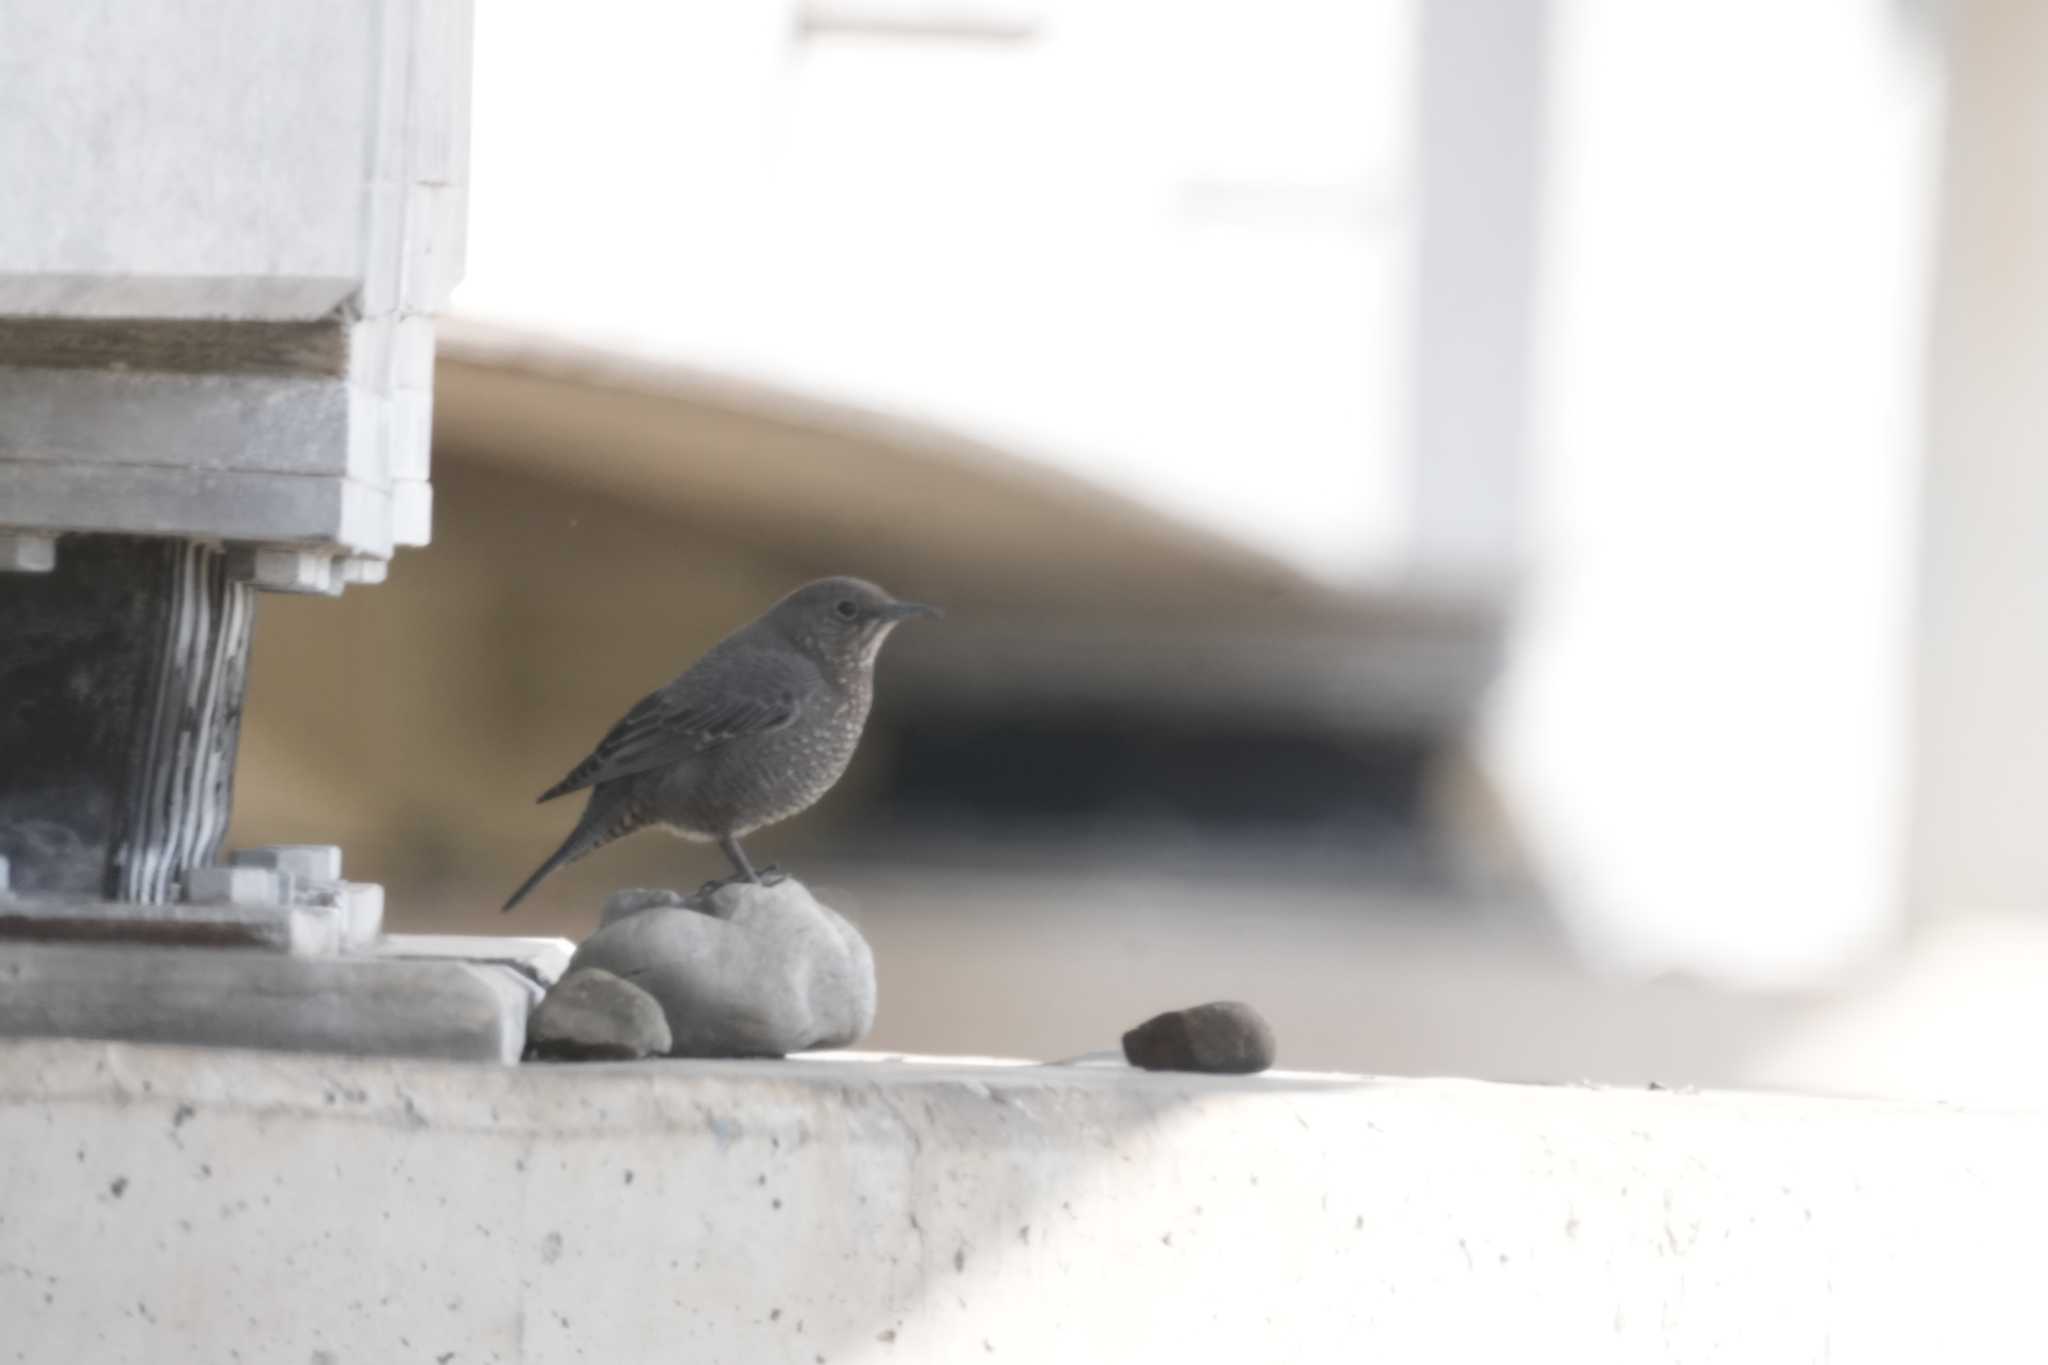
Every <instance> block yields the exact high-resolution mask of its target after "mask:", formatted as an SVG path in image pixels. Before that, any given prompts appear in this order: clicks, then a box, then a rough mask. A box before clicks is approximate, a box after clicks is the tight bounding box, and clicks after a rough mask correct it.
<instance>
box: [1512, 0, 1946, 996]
mask: <svg viewBox="0 0 2048 1365" xmlns="http://www.w3.org/2000/svg"><path fill="white" fill-rule="evenodd" d="M1552 14H1553V30H1554V42H1553V47H1552V65H1551V68H1550V80H1549V89H1550V91H1551V99H1550V100H1549V104H1548V119H1547V130H1546V134H1545V143H1546V146H1547V152H1546V155H1545V158H1544V168H1545V169H1544V187H1543V197H1544V213H1543V216H1542V224H1541V232H1540V236H1541V240H1542V243H1543V245H1542V248H1541V256H1540V259H1541V262H1542V266H1541V271H1540V284H1539V303H1538V306H1537V310H1536V315H1537V323H1536V327H1535V342H1534V348H1533V350H1534V364H1535V367H1536V380H1535V392H1536V396H1537V397H1536V414H1535V417H1534V422H1533V432H1534V436H1533V441H1532V450H1533V456H1532V463H1531V483H1530V493H1529V497H1528V500H1527V502H1528V508H1529V526H1530V547H1531V548H1530V563H1531V568H1532V574H1531V582H1530V590H1529V592H1528V593H1527V595H1526V596H1525V598H1524V604H1525V610H1524V612H1523V614H1522V617H1521V620H1520V623H1519V625H1520V630H1519V637H1520V638H1519V643H1518V647H1517V649H1516V651H1515V655H1514V663H1513V667H1512V671H1511V673H1510V676H1509V677H1508V679H1507V683H1506V686H1505V688H1504V689H1503V693H1502V696H1501V698H1500V705H1499V707H1498V710H1497V711H1496V713H1495V715H1494V716H1493V718H1492V720H1493V725H1492V729H1491V734H1490V740H1489V753H1490V761H1491V763H1492V765H1493V767H1494V769H1495V771H1496V772H1497V774H1498V775H1499V777H1500V780H1501V782H1502V785H1503V786H1504V788H1505V789H1506V791H1507V793H1508V794H1509V797H1510V799H1511V800H1512V801H1513V803H1514V805H1515V806H1516V807H1517V809H1518V810H1519V811H1520V812H1521V813H1522V814H1523V816H1524V818H1525V819H1526V820H1527V822H1528V834H1529V836H1530V840H1531V843H1532V845H1533V847H1534V849H1535V850H1536V853H1537V856H1538V857H1539V859H1540V860H1541V863H1542V866H1543V870H1544V872H1545V873H1546V874H1547V880H1548V881H1549V883H1550V885H1551V886H1552V888H1553V890H1554V891H1555V893H1556V898H1557V900H1558V902H1559V904H1560V907H1561V908H1562V909H1563V911H1564V912H1565V913H1566V914H1567V915H1568V916H1569V917H1570V919H1571V921H1572V923H1573V924H1574V925H1575V926H1576V927H1577V929H1578V930H1579V932H1580V935H1581V938H1582V941H1583V942H1584V943H1585V944H1586V945H1587V947H1588V948H1590V949H1592V950H1593V951H1594V952H1595V953H1596V954H1597V955H1600V956H1603V957H1606V958H1608V959H1609V960H1612V961H1616V962H1619V963H1621V964H1625V965H1628V966H1631V967H1634V968H1637V969H1642V970H1679V971H1685V972H1689V973H1694V974H1700V975H1707V976H1712V977H1717V978H1720V979H1722V980H1726V981H1731V982H1744V983H1750V984H1761V983H1764V982H1790V981H1798V980H1812V979H1814V978H1816V977H1819V976H1825V975H1826V974H1828V973H1830V972H1832V971H1835V970H1837V969H1839V968H1841V967H1843V966H1844V965H1846V964H1847V963H1848V962H1850V961H1852V960H1853V959H1854V958H1855V957H1856V956H1857V955H1859V954H1860V953H1862V952H1864V951H1867V950H1869V949H1870V948H1872V947H1875V946H1877V945H1880V944H1882V943H1884V942H1886V941H1888V940H1889V939H1890V938H1891V937H1892V936H1893V935H1894V934H1895V933H1896V932H1897V930H1898V927H1899V925H1900V923H1901V917H1902V915H1903V912H1904V909H1905V904H1906V888H1905V867H1906V846H1905V845H1906V831H1907V824H1908V813H1909V792H1908V787H1907V781H1908V770H1909V766H1910V738H1911V736H1910V716H1911V709H1910V707H1911V704H1910V690H1909V689H1910V682H1911V659H1912V651H1913V646H1914V641H1913V634H1912V631H1913V618H1912V609H1911V590H1912V586H1913V573H1914V555H1915V551H1916V548H1917V538H1918V537H1917V515H1916V514H1917V506H1916V499H1917V496H1918V493H1919V487H1920V461H1921V453H1922V452H1921V442H1920V433H1921V430H1922V425H1923V411H1922V397H1923V394H1924V392H1925V361H1926V328H1925V318H1926V313H1927V299H1928V290H1929V280H1930V269H1931V265H1932V262H1933V256H1934V253H1933V243H1932V238H1933V233H1932V228H1933V223H1934V220H1935V206H1936V194H1937V187H1938V184H1939V176H1938V150H1939V135H1940V126H1941V96H1942V63H1941V52H1940V43H1939V33H1938V31H1937V30H1936V29H1935V27H1934V26H1933V25H1932V24H1930V23H1928V22H1927V16H1926V13H1925V12H1924V11H1923V10H1922V8H1921V7H1918V6H1910V5H1903V4H1899V3H1897V2H1896V0H1862V2H1861V3H1852V4H1842V5H1826V6H1815V5H1785V6H1698V5H1641V4H1637V3H1633V0H1566V2H1564V3H1559V4H1557V5H1556V6H1555V7H1554V8H1553V11H1552Z"/></svg>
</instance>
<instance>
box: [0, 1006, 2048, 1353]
mask: <svg viewBox="0 0 2048 1365" xmlns="http://www.w3.org/2000/svg"><path fill="white" fill-rule="evenodd" d="M2044 1143H2048V1121H2044V1119H2043V1118H2042V1117H2041V1116H2034V1115H2028V1116H2016V1115H1980V1114H1965V1113H1957V1112H1942V1111H1936V1110H1930V1109H1924V1108H1908V1107H1901V1106H1893V1105H1881V1104H1866V1103H1835V1102H1820V1101H1808V1100H1800V1099H1776V1098H1756V1097H1744V1096H1724V1095H1687V1094H1671V1093H1654V1092H1619V1091H1605V1092H1603V1091H1587V1090H1572V1089H1534V1088H1521V1087H1507V1086H1489V1085H1479V1084H1470V1083H1461V1082H1373V1081H1364V1080H1347V1079H1341V1078H1311V1077H1299V1076H1294V1077H1289V1076H1268V1077H1259V1078H1249V1079H1223V1078H1201V1077H1179V1076H1171V1075H1139V1074H1134V1073H1130V1072H1127V1071H1124V1070H1121V1069H1116V1068H1066V1067H1018V1066H1008V1067H1005V1066H965V1065H947V1064H918V1063H903V1062H873V1061H848V1060H838V1061H827V1060H817V1059H800V1060H793V1061H790V1062H781V1063H776V1062H754V1063H734V1062H728V1063H716V1062H666V1063H639V1064H630V1065H621V1066H586V1067H570V1066H560V1067H543V1066H528V1067H522V1068H500V1067H463V1066H457V1065H450V1064H445V1063H441V1064H437V1063H418V1062H380V1061H364V1060H342V1059H311V1058H292V1057H284V1056H277V1055H268V1054H250V1053H231V1052H206V1051H186V1050H179V1049H156V1048H143V1047H134V1046H122V1045H108V1044H93V1043H81V1042H42V1043H14V1044H0V1153H5V1154H6V1155H5V1157H4V1158H0V1321H4V1322H7V1323H8V1324H10V1327H9V1330H8V1333H7V1341H6V1344H7V1345H8V1346H10V1347H12V1348H14V1350H15V1351H16V1352H18V1353H19V1354H18V1358H20V1359H23V1360H29V1361H72V1360H88V1359H89V1360H94V1361H98V1362H118V1361H161V1360H188V1359H189V1360H213V1359H229V1358H233V1355H234V1353H236V1352H239V1353H240V1357H241V1358H243V1359H249V1360H291V1361H305V1360H333V1361H337V1362H340V1361H357V1360H377V1361H386V1360H388V1361H402V1360H420V1361H440V1362H443V1365H457V1363H458V1362H478V1361H493V1360H495V1361H523V1362H543V1361H545V1362H553V1361H572V1360H604V1361H613V1362H632V1361H643V1360H729V1361H741V1360H744V1361H785V1360H787V1361H803V1362H831V1363H833V1365H844V1363H845V1362H855V1361H890V1360H901V1361H909V1360H919V1361H967V1360H983V1359H995V1360H1003V1359H1009V1360H1030V1361H1054V1360H1090V1361H1093V1360H1102V1361H1112V1360H1113V1361H1119V1362H1122V1361H1155V1360H1156V1361H1173V1362H1187V1361H1199V1360H1225V1361H1231V1362H1234V1363H1236V1365H1241V1362H1246V1361H1306V1360H1320V1359H1397V1360H1403V1361H1416V1360H1447V1361H1448V1360H1458V1361H1466V1360H1497V1359H1523V1358H1526V1357H1528V1356H1529V1355H1531V1353H1532V1352H1533V1353H1534V1354H1535V1355H1536V1356H1537V1358H1542V1359H1569V1360H1575V1361H1609V1360H1611V1361H1641V1360H1651V1359H1658V1360H1730V1361H1744V1362H1753V1361H1788V1360H1821V1359H1829V1358H1832V1359H1836V1360H1857V1361H1870V1360H1911V1361H1925V1360H1941V1359H1968V1360H2011V1359H2039V1358H2041V1357H2042V1354H2043V1352H2044V1351H2048V1322H2044V1320H2043V1319H2042V1318H2041V1315H2040V1314H2039V1313H2038V1312H2037V1311H2036V1309H2035V1306H2034V1303H2035V1295H2036V1292H2037V1290H2038V1286H2039V1277H2040V1269H2041V1260H2040V1254H2039V1252H2038V1250H2037V1248H2038V1245H2039V1230H2040V1228H2041V1227H2042V1226H2043V1225H2044V1220H2048V1171H2044V1168H2043V1164H2042V1163H2041V1161H2040V1153H2041V1151H2042V1150H2044Z"/></svg>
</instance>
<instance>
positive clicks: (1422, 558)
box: [1411, 0, 1550, 582]
mask: <svg viewBox="0 0 2048 1365" xmlns="http://www.w3.org/2000/svg"><path fill="white" fill-rule="evenodd" d="M1419 20H1420V24H1421V43H1420V58H1421V77H1420V80H1419V82H1418V86H1419V99H1420V111H1419V117H1418V118H1417V120H1416V130H1417V133H1418V135H1419V136H1420V137H1421V139H1422V146H1421V149H1420V155H1419V157H1418V158H1417V168H1418V174H1419V177H1420V181H1421V186H1420V188H1421V205H1420V215H1421V229H1422V230H1421V233H1420V239H1419V243H1418V246H1417V252H1416V266H1415V273H1416V283H1415V295H1416V308H1415V355H1414V367H1415V370H1414V389H1413V402H1414V410H1413V421H1414V432H1413V437H1414V443H1413V447H1412V448H1413V451H1414V471H1415V474H1414V477H1415V485H1414V489H1413V496H1414V520H1413V522H1412V532H1411V533H1412V536H1413V542H1414V552H1415V560H1416V561H1417V563H1418V564H1419V565H1420V566H1421V567H1422V568H1423V569H1424V570H1426V571H1427V572H1429V573H1430V574H1431V575H1432V576H1433V577H1435V578H1437V579H1438V580H1439V581H1441V580H1442V579H1444V578H1448V579H1450V580H1451V581H1453V582H1466V581H1468V580H1470V579H1472V578H1475V577H1476V578H1479V579H1480V580H1482V581H1488V582H1490V581H1492V580H1496V579H1497V578H1498V577H1499V576H1500V575H1502V574H1504V573H1505V572H1506V571H1508V570H1510V569H1511V568H1512V566H1513V564H1514V561H1515V560H1516V558H1517V557H1518V556H1519V553H1520V549H1521V536H1522V529H1523V528H1522V509H1521V501H1522V494H1523V490H1524V486H1525V483H1526V476H1525V473H1524V469H1523V466H1524V462H1525V455H1526V446H1527V439H1528V416H1529V397H1530V395H1529V373H1530V364H1529V360H1530V346H1529V341H1530V332H1529V327H1530V309H1531V306H1532V304H1533V302H1534V284H1535V269H1536V259H1537V212H1538V206H1539V201H1538V190H1539V188H1540V185H1539V172H1540V169H1541V165H1542V154H1543V124H1544V99H1545V80H1546V77H1545V69H1546V66H1547V64H1548V61H1549V36H1550V34H1549V29H1550V5H1549V4H1548V3H1547V0H1459V2H1458V3H1453V4H1426V5H1423V6H1422V7H1421V11H1420V14H1419Z"/></svg>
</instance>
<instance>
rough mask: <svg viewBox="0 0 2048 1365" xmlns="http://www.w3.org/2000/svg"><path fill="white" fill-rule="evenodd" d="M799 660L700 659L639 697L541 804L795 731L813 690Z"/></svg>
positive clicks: (757, 655) (769, 656)
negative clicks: (746, 740)
mask: <svg viewBox="0 0 2048 1365" xmlns="http://www.w3.org/2000/svg"><path fill="white" fill-rule="evenodd" d="M815 682H816V677H815V674H814V673H811V672H808V671H807V669H806V667H805V666H804V664H803V663H802V661H801V660H800V659H798V658H792V657H791V656H788V655H785V654H778V653H769V652H766V651H761V652H756V651H747V652H743V653H734V654H725V655H715V654H714V655H707V656H706V657H705V658H704V659H703V660H702V661H701V662H700V663H698V664H697V666H696V667H694V668H692V669H691V670H690V671H689V672H687V673H685V674H683V676H682V677H680V678H677V679H676V680H675V681H674V682H672V683H670V684H669V685H668V686H666V687H664V688H662V689H661V690H660V691H658V692H653V693H650V694H649V695H648V696H646V697H644V698H642V699H641V700H640V702H639V704H638V705H636V706H635V707H634V708H633V709H632V710H630V711H628V712H627V713H626V715H625V718H624V719H623V720H621V721H620V722H619V723H618V724H617V725H614V726H613V727H612V729H611V733H610V734H608V735H606V736H605V737H604V738H603V739H602V740H600V741H599V742H598V746H597V748H595V749H594V750H592V751H591V754H590V757H588V758H586V759H584V760H583V761H582V762H581V763H578V764H577V765H576V767H575V768H574V769H573V770H572V771H571V772H570V774H569V775H568V776H567V777H565V778H563V779H562V780H561V781H560V782H557V783H556V784H555V785H554V786H552V787H549V788H548V789H547V790H546V791H544V792H542V793H541V795H540V799H541V800H543V801H552V800H553V799H554V798H556V797H557V796H562V795H565V794H567V793H569V792H573V791H578V790H581V789H582V788H584V787H592V786H596V785H597V784H598V783H600V782H610V781H612V780H613V779H615V778H620V777H630V776H631V775H632V774H634V773H643V772H646V771H648V770H649V769H650V768H660V767H665V766H667V765H668V764H671V763H680V762H681V761H682V760H684V759H686V758H689V757H691V756H692V755H695V754H700V753H703V752H705V751H706V750H708V749H714V748H717V747H718V746H719V745H721V744H726V743H730V742H731V741H733V740H735V739H739V738H741V737H742V736H746V735H762V734H767V733H769V732H770V731H774V730H781V729H784V728H785V727H787V726H789V725H791V724H794V723H795V721H796V718H797V717H798V716H799V715H801V714H802V713H803V704H804V699H805V697H806V696H807V695H808V694H809V693H810V691H811V685H813V684H815Z"/></svg>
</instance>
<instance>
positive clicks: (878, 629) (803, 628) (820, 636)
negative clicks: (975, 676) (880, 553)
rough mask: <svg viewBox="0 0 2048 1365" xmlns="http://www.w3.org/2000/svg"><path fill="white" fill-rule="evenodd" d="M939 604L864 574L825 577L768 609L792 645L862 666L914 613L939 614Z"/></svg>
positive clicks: (828, 659) (831, 660)
mask: <svg viewBox="0 0 2048 1365" xmlns="http://www.w3.org/2000/svg"><path fill="white" fill-rule="evenodd" d="M937 615H939V609H938V608H937V607H928V606H925V605H924V604H923V603H922V602H904V601H899V600H898V599H896V598H894V597H891V596H890V595H889V594H888V593H886V592H884V591H882V589H880V588H878V587H876V586H875V585H874V584H872V583H870V582H867V581H866V580H865V579H860V578H821V579H819V580H818V581H817V582H815V583H807V584H805V585H804V586H803V587H801V588H798V589H797V590H796V591H795V592H793V593H791V594H790V595H789V596H787V597H785V598H783V599H782V600H781V601H780V602H777V603H776V604H775V606H774V607H773V608H771V609H770V610H769V612H768V619H769V620H770V621H771V622H773V623H774V625H775V627H776V629H777V630H778V631H780V632H781V634H782V635H784V636H785V637H786V638H787V639H788V640H789V641H790V642H791V643H792V644H794V645H796V646H797V647H798V648H799V649H802V650H804V651H805V652H806V653H808V654H810V655H812V656H813V657H814V658H817V659H819V660H821V661H824V662H827V663H834V664H857V665H864V664H870V663H873V662H874V659H875V653H876V651H877V650H879V649H881V647H882V641H883V640H885V639H887V638H888V636H889V632H890V631H892V630H894V629H895V628H896V627H897V626H899V625H901V624H902V623H903V622H904V621H906V620H908V619H910V618H911V617H913V616H937Z"/></svg>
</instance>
